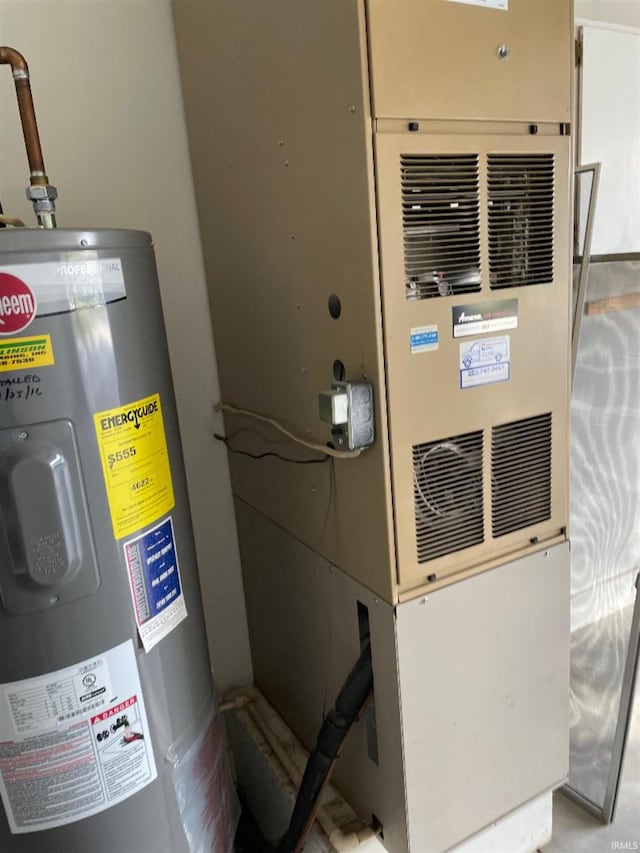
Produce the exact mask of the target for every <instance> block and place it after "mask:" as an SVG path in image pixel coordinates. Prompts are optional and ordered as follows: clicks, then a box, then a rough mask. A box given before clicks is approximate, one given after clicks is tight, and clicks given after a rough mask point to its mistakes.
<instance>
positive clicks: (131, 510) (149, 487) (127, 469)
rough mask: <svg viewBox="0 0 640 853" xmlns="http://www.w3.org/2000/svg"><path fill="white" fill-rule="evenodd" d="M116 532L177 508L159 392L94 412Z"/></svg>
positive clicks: (131, 530) (133, 529) (122, 533)
mask: <svg viewBox="0 0 640 853" xmlns="http://www.w3.org/2000/svg"><path fill="white" fill-rule="evenodd" d="M93 418H94V424H95V429H96V435H97V438H98V447H99V449H100V460H101V462H102V472H103V474H104V482H105V486H106V489H107V498H108V500H109V509H110V510H111V522H112V524H113V534H114V536H115V538H116V539H121V538H122V537H123V536H127V535H129V534H130V533H135V532H136V531H138V530H140V529H141V528H143V527H146V526H147V525H148V524H151V523H153V522H154V521H157V519H158V518H160V516H162V515H165V514H166V513H167V512H169V510H171V509H172V508H173V506H174V503H175V500H174V496H173V483H172V480H171V469H170V467H169V453H168V451H167V441H166V437H165V432H164V422H163V419H162V408H161V405H160V395H159V394H153V395H152V396H151V397H145V398H144V399H143V400H137V401H136V402H133V403H130V404H129V405H127V406H119V407H118V408H117V409H109V410H108V411H105V412H98V413H96V414H95V415H94V416H93Z"/></svg>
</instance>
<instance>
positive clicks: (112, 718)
mask: <svg viewBox="0 0 640 853" xmlns="http://www.w3.org/2000/svg"><path fill="white" fill-rule="evenodd" d="M156 776H157V771H156V765H155V761H154V757H153V749H152V747H151V743H150V736H149V725H148V722H147V715H146V711H145V706H144V699H143V696H142V689H141V687H140V678H139V676H138V666H137V663H136V656H135V651H134V648H133V643H132V641H131V640H127V641H126V642H125V643H122V644H121V645H119V646H116V647H115V648H113V649H109V650H108V651H106V652H103V653H102V654H99V655H96V656H95V657H92V658H88V659H87V660H83V661H80V662H79V663H76V664H75V665H73V666H70V667H67V668H66V669H60V670H57V671H55V672H50V673H48V674H46V675H39V676H37V677H35V678H28V679H25V680H24V681H14V682H11V683H8V684H0V797H1V798H2V803H3V805H4V810H5V814H6V816H7V820H8V821H9V828H10V830H11V832H12V833H13V834H21V833H26V832H37V831H39V830H46V829H53V828H55V827H57V826H64V825H65V824H68V823H74V822H75V821H78V820H82V819H83V818H86V817H90V816H91V815H94V814H97V813H98V812H102V811H104V810H105V809H108V808H111V806H115V805H116V804H117V803H120V802H122V801H123V800H126V799H128V798H129V797H131V796H133V794H135V793H137V792H138V791H140V790H142V788H144V787H145V786H146V785H148V784H149V783H150V782H153V780H154V779H155V778H156ZM27 846H29V845H27ZM25 849H26V848H25Z"/></svg>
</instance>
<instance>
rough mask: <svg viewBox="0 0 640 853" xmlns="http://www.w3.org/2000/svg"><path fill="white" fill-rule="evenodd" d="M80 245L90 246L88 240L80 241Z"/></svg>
mask: <svg viewBox="0 0 640 853" xmlns="http://www.w3.org/2000/svg"><path fill="white" fill-rule="evenodd" d="M80 245H81V246H88V245H89V241H88V240H80Z"/></svg>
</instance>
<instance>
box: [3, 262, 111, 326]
mask: <svg viewBox="0 0 640 853" xmlns="http://www.w3.org/2000/svg"><path fill="white" fill-rule="evenodd" d="M11 278H14V279H16V280H18V281H20V282H21V283H22V284H23V285H24V286H26V287H27V288H28V290H29V292H30V293H31V294H32V295H33V298H34V309H35V306H36V303H37V311H36V310H34V314H33V316H36V314H37V316H38V317H46V316H47V315H48V314H60V313H61V312H64V311H77V310H78V309H79V308H93V307H95V306H96V305H105V304H106V303H107V302H114V301H115V300H116V299H123V298H124V297H125V296H126V295H127V291H126V289H125V285H124V274H123V271H122V261H121V260H120V258H98V257H97V253H96V252H93V251H90V250H86V249H85V250H83V251H81V252H67V253H66V254H63V255H61V257H60V260H59V261H42V262H39V263H35V264H9V265H4V266H0V309H1V307H2V294H3V293H4V289H5V287H6V286H7V284H6V282H7V279H11ZM12 292H13V291H12ZM9 307H11V306H9ZM2 319H3V317H2V313H1V311H0V334H8V333H9V331H11V330H9V329H7V330H6V331H3V325H2ZM31 319H33V317H32V318H31ZM29 322H31V320H29ZM27 325H28V323H27ZM21 328H25V326H22V327H21ZM13 331H15V332H17V331H19V330H18V329H13Z"/></svg>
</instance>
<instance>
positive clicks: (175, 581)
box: [125, 518, 180, 623]
mask: <svg viewBox="0 0 640 853" xmlns="http://www.w3.org/2000/svg"><path fill="white" fill-rule="evenodd" d="M125 550H126V557H127V563H128V566H129V572H130V573H131V578H132V582H133V587H134V590H135V591H134V598H135V605H136V611H137V616H138V621H139V622H140V623H142V622H145V621H146V620H147V619H152V618H153V617H154V616H157V615H158V613H162V611H163V610H164V609H165V608H167V607H169V605H170V604H171V603H172V602H173V601H175V600H176V599H177V598H178V597H179V596H180V573H179V572H178V558H177V556H176V547H175V542H174V538H173V523H172V521H171V519H170V518H167V519H166V521H163V522H162V523H161V524H159V525H158V526H157V527H154V528H153V530H150V531H149V532H148V533H145V534H144V536H140V537H138V538H137V539H135V540H133V541H132V542H128V543H127V544H126V546H125ZM145 611H146V613H145Z"/></svg>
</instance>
